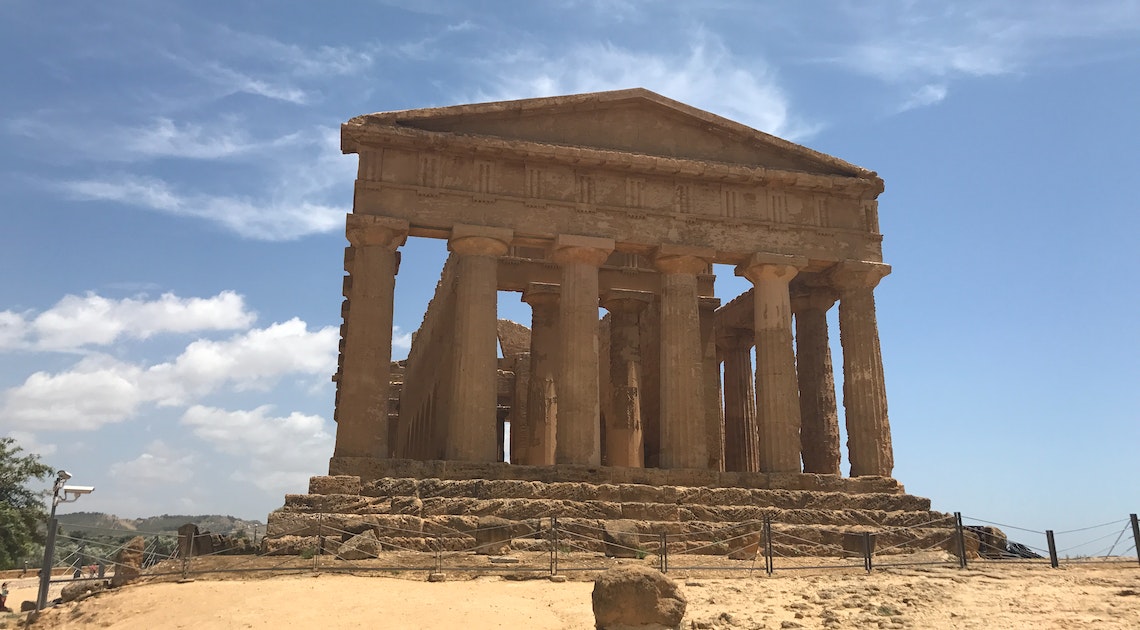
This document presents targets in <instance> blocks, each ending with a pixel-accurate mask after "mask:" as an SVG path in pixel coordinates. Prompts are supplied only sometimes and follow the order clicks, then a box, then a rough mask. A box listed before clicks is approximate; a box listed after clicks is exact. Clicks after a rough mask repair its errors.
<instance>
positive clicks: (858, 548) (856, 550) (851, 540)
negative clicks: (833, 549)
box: [841, 531, 877, 557]
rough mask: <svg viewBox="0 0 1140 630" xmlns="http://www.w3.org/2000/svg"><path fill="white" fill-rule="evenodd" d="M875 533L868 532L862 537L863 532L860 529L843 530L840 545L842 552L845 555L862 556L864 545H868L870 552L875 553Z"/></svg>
mask: <svg viewBox="0 0 1140 630" xmlns="http://www.w3.org/2000/svg"><path fill="white" fill-rule="evenodd" d="M876 538H877V537H876V535H875V534H874V533H870V535H869V536H867V537H866V538H865V539H864V536H863V532H860V531H847V532H843V539H842V543H841V546H842V547H843V554H844V555H845V556H854V557H862V556H863V554H864V553H865V545H870V551H871V553H872V554H873V553H875V544H876V542H877V541H876Z"/></svg>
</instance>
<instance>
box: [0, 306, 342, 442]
mask: <svg viewBox="0 0 1140 630" xmlns="http://www.w3.org/2000/svg"><path fill="white" fill-rule="evenodd" d="M338 338H339V329H338V328H337V327H334V326H328V327H325V328H322V329H320V330H316V331H309V330H308V327H307V325H306V324H305V322H303V321H301V320H299V319H296V318H294V319H291V320H289V321H286V322H282V323H275V324H272V325H270V326H268V327H266V328H257V329H253V330H249V331H246V332H244V333H241V334H237V335H234V336H233V337H231V338H229V339H227V340H223V341H212V340H198V341H195V342H193V343H191V344H190V345H189V346H187V347H186V349H185V350H184V351H183V352H182V353H181V354H180V355H179V356H178V357H177V358H176V359H175V360H173V361H170V362H164V363H158V364H155V365H150V366H145V365H138V364H134V363H129V362H125V361H121V360H118V359H115V358H113V357H110V356H107V355H101V354H94V355H91V356H87V357H84V358H83V359H82V360H80V361H79V362H78V363H76V364H75V365H74V366H72V367H71V369H69V370H66V371H63V372H59V373H54V374H53V373H48V372H42V371H41V372H36V373H34V374H32V375H31V376H29V377H28V378H27V379H26V380H25V381H24V382H23V383H22V384H20V385H18V386H16V387H12V388H10V389H8V390H7V391H6V392H5V393H4V394H3V396H2V397H0V402H2V404H0V422H2V423H3V425H4V426H5V427H6V428H9V429H16V430H30V431H64V430H81V431H85V430H95V429H98V428H100V427H102V426H104V425H108V424H114V423H118V422H123V421H125V420H128V419H130V418H132V417H134V416H135V415H137V414H138V412H139V410H140V408H142V406H143V405H145V404H157V405H160V406H180V405H186V404H190V403H191V402H192V401H194V400H196V399H197V398H199V397H202V396H206V395H209V394H212V393H215V392H218V391H221V390H224V389H227V388H230V389H233V390H238V391H240V390H247V389H268V388H270V387H272V386H274V385H276V384H277V383H278V382H279V381H280V380H281V379H282V378H284V377H287V376H294V375H298V376H302V377H305V378H313V377H320V378H324V377H327V375H328V374H331V373H332V372H333V371H334V370H335V369H336V356H337V341H338Z"/></svg>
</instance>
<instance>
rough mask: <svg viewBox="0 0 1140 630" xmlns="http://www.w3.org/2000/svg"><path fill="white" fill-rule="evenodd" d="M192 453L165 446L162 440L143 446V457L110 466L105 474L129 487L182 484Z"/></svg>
mask: <svg viewBox="0 0 1140 630" xmlns="http://www.w3.org/2000/svg"><path fill="white" fill-rule="evenodd" d="M195 460H196V458H195V456H194V454H193V453H189V452H184V451H179V450H178V449H174V448H171V447H170V446H167V444H166V443H165V442H163V441H162V440H155V441H153V442H151V443H150V444H147V445H146V447H145V449H144V451H143V453H141V454H140V455H139V456H138V457H136V458H134V459H132V460H130V461H125V462H115V463H114V464H111V466H110V468H109V470H108V474H109V475H110V476H111V477H112V478H113V479H118V480H121V481H122V482H124V483H126V484H128V485H132V486H136V487H138V486H143V487H145V486H151V485H155V484H172V483H179V482H183V481H185V480H186V479H188V478H190V477H191V476H192V475H191V474H190V471H191V470H192V469H193V466H194V463H195Z"/></svg>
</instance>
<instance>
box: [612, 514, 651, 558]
mask: <svg viewBox="0 0 1140 630" xmlns="http://www.w3.org/2000/svg"><path fill="white" fill-rule="evenodd" d="M603 541H604V542H605V544H606V555H607V556H609V557H611V558H636V557H637V556H638V555H639V554H641V553H644V552H643V551H642V549H641V533H640V528H639V527H638V522H637V521H631V520H626V519H617V520H611V521H606V525H605V532H603Z"/></svg>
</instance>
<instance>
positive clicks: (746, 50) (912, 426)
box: [0, 0, 1140, 530]
mask: <svg viewBox="0 0 1140 630" xmlns="http://www.w3.org/2000/svg"><path fill="white" fill-rule="evenodd" d="M0 56H2V58H3V59H4V60H5V61H4V63H3V64H0V81H2V84H3V85H4V90H3V92H2V94H3V96H2V97H0V191H2V193H3V194H2V195H0V200H2V201H0V213H2V215H0V216H2V223H0V226H2V229H0V269H2V270H3V282H2V283H0V434H9V435H12V436H15V437H16V438H17V439H18V440H19V441H20V442H21V443H22V444H23V445H24V446H25V447H26V448H28V449H30V450H33V451H36V452H40V453H42V454H43V455H44V458H45V460H46V461H48V462H49V463H51V464H53V465H55V466H58V467H64V468H67V469H69V470H70V471H71V472H72V473H73V474H74V475H75V479H76V481H77V482H82V483H86V484H93V485H95V486H97V487H98V490H97V491H96V492H95V493H94V494H92V495H91V496H89V497H85V498H84V499H83V501H82V502H81V503H79V504H76V505H75V506H72V509H84V510H104V511H109V512H116V513H118V514H120V515H121V516H140V515H146V514H153V513H162V512H223V513H232V514H235V515H238V516H243V517H250V518H261V519H263V518H264V517H265V515H266V513H267V512H268V511H270V510H271V509H273V508H275V507H277V506H279V505H280V504H281V502H282V495H283V494H284V493H285V492H302V491H304V489H305V487H306V480H307V478H308V477H309V476H310V475H312V474H319V473H321V472H323V471H324V470H326V469H327V458H328V457H329V455H330V454H331V451H332V437H331V436H332V435H333V433H334V432H335V427H334V425H333V424H332V421H331V416H332V397H333V388H332V384H331V383H330V382H329V375H330V374H331V373H332V372H333V371H334V370H335V364H336V344H337V336H338V333H337V327H338V326H339V324H340V319H339V312H340V299H341V298H340V286H341V283H340V276H341V258H342V248H343V247H344V245H345V244H346V243H345V240H344V235H343V225H344V214H345V213H346V212H347V211H349V210H350V208H351V201H352V180H353V177H354V175H355V164H356V159H355V156H342V155H340V152H339V144H338V127H339V124H340V123H341V122H343V121H345V120H347V119H348V118H351V117H353V116H356V115H359V114H364V113H370V112H375V111H385V110H394V109H406V108H417V107H429V106H440V105H449V104H457V103H464V102H473V101H482V100H500V99H511V98H523V97H533V96H546V95H554V94H564V93H575V92H583V91H596V90H605V89H617V88H626V87H637V86H641V87H646V88H648V89H651V90H654V91H657V92H660V93H661V94H663V95H665V96H668V97H671V98H674V99H677V100H680V101H683V102H686V103H688V104H691V105H694V106H696V107H700V108H703V109H707V110H709V111H712V112H714V113H717V114H720V115H723V116H726V117H728V118H732V119H735V120H738V121H740V122H743V123H745V124H748V125H751V126H753V127H756V128H758V129H761V130H764V131H767V132H770V133H774V134H776V135H779V136H782V137H785V138H788V139H790V140H793V141H796V142H799V143H802V144H805V145H807V146H810V147H812V148H814V149H817V150H820V151H823V152H826V153H830V154H833V155H836V156H838V157H840V158H843V159H845V160H848V161H851V162H854V163H856V164H859V165H861V166H864V167H867V168H870V169H873V170H875V171H877V172H878V173H879V174H880V175H881V176H882V177H883V178H884V180H885V181H886V192H885V193H884V194H883V195H882V196H881V197H880V218H881V224H882V231H883V233H884V234H885V241H884V255H885V258H886V260H887V262H889V263H891V264H892V265H893V266H894V273H893V274H892V275H891V276H889V277H888V278H886V279H885V280H884V281H883V282H882V284H881V285H880V289H879V290H878V292H877V299H878V309H879V326H880V331H881V335H882V345H883V358H884V363H885V369H886V376H887V391H888V398H889V401H890V417H891V422H892V426H893V431H894V442H895V452H896V460H897V466H896V469H895V475H896V477H897V478H898V479H899V480H900V481H902V482H903V483H904V484H905V485H906V486H907V488H908V490H909V491H911V492H913V493H915V494H919V495H923V496H928V497H931V498H932V499H933V500H934V505H935V507H936V508H937V509H942V510H947V511H956V510H957V511H962V512H964V513H966V514H968V515H971V516H975V517H980V518H985V519H990V520H996V521H1000V522H1005V523H1012V524H1016V525H1020V526H1023V527H1028V528H1032V529H1044V528H1046V527H1050V528H1054V529H1058V530H1061V529H1066V528H1069V527H1075V526H1080V525H1087V524H1090V523H1099V522H1103V521H1109V520H1113V519H1116V518H1118V517H1119V518H1120V519H1123V518H1124V517H1125V515H1126V514H1127V513H1128V512H1132V511H1136V510H1140V490H1138V489H1137V488H1138V487H1137V485H1136V484H1135V483H1134V482H1133V479H1134V477H1135V470H1136V461H1137V459H1136V457H1137V456H1136V445H1137V444H1140V422H1138V416H1140V411H1138V409H1140V385H1138V383H1140V364H1138V362H1137V359H1136V354H1137V349H1138V348H1140V332H1138V328H1137V326H1136V311H1137V307H1138V301H1140V297H1138V295H1140V294H1138V292H1137V289H1136V281H1137V278H1138V277H1140V273H1138V272H1140V256H1138V255H1137V234H1140V218H1138V217H1137V204H1136V201H1135V193H1134V186H1135V182H1136V177H1137V176H1136V173H1137V171H1140V153H1138V151H1137V148H1136V142H1137V138H1140V122H1138V121H1140V116H1137V114H1136V112H1140V81H1138V80H1137V77H1140V3H1138V2H1136V1H1130V0H1103V1H1093V0H1089V1H1085V2H1080V3H1077V2H1060V1H1058V2H1053V1H1047V0H1042V1H1037V2H1017V3H1013V2H1007V3H996V2H920V1H907V2H904V1H899V2H886V1H884V2H854V1H851V2H842V1H831V2H824V1H810V2H800V3H790V2H748V1H744V0H719V1H709V2H696V1H694V2H684V3H679V2H672V1H670V2H664V1H661V2H657V1H652V0H624V1H623V0H592V1H588V0H583V1H577V0H552V1H550V2H493V1H483V2H477V1H470V2H462V1H459V0H421V1H420V2H416V3H410V2H396V1H374V2H363V1H362V2H352V3H349V2H330V3H303V2H280V3H272V4H270V3H259V2H246V1H241V0H236V1H227V2H194V3H189V2H183V3H179V2H166V1H161V0H158V1H155V0H148V1H145V2H144V1H141V0H140V1H135V2H132V1H107V2H100V3H43V2H32V1H25V0H0ZM445 255H446V252H445V248H444V246H443V243H441V242H438V241H428V242H424V241H416V240H414V241H412V242H410V243H409V245H408V246H407V247H406V248H405V253H404V262H403V265H402V267H401V273H400V276H399V278H398V295H397V306H396V313H395V322H396V326H397V330H396V331H395V333H394V334H395V339H396V350H395V352H396V354H397V356H401V354H402V353H405V352H406V351H407V344H408V338H407V335H408V333H409V332H410V331H412V330H414V329H415V327H416V326H418V324H419V322H420V319H421V317H422V314H423V309H424V307H425V305H426V302H427V299H428V297H429V294H430V291H431V290H432V289H433V287H434V285H435V281H436V276H437V274H438V272H439V268H440V266H441V264H442V261H443V258H444V256H445ZM718 272H721V275H720V277H719V280H718V284H717V290H718V294H719V295H720V296H721V297H722V298H723V299H725V300H727V299H730V298H731V297H733V296H734V295H736V294H737V293H739V292H740V291H742V290H744V289H745V288H746V287H745V286H743V285H742V284H741V281H740V280H739V279H736V278H732V277H731V270H729V269H727V268H721V269H718ZM517 298H518V296H517V295H514V294H506V293H504V294H501V313H502V316H505V317H510V318H513V319H517V320H519V321H521V322H523V323H528V322H529V312H528V310H526V309H524V308H522V306H523V305H520V304H519V303H518V299H517ZM832 316H833V319H834V313H832ZM833 337H835V338H837V337H838V335H837V334H835V333H834V329H833ZM835 352H836V353H838V348H836V350H835ZM837 356H838V355H837Z"/></svg>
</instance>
